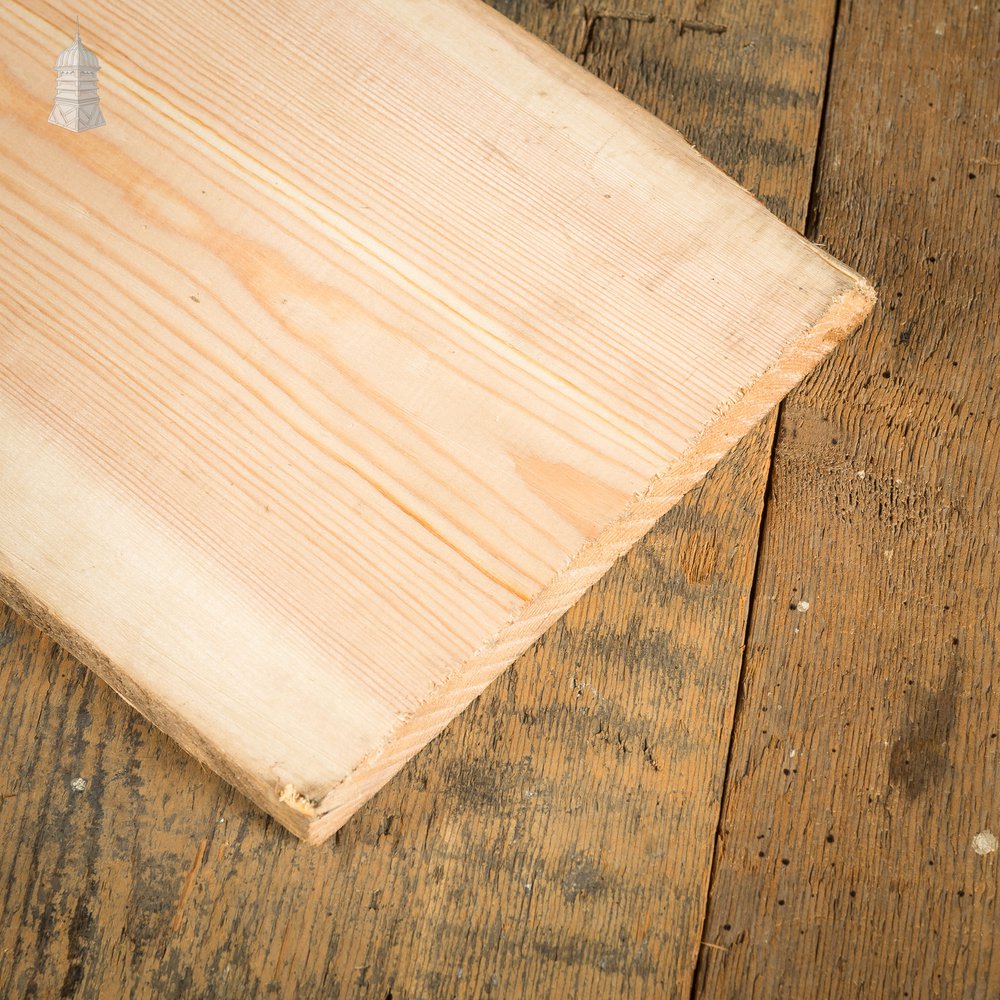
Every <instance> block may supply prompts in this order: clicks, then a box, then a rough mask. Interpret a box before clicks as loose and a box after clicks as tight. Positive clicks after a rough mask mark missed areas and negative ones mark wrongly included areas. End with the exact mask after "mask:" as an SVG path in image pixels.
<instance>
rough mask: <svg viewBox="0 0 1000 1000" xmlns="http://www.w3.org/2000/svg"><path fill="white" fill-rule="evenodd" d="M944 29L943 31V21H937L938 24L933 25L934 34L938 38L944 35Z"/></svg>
mask: <svg viewBox="0 0 1000 1000" xmlns="http://www.w3.org/2000/svg"><path fill="white" fill-rule="evenodd" d="M944 29H945V23H944V21H938V23H937V24H935V25H934V34H935V35H937V36H938V37H940V36H941V35H943V34H944Z"/></svg>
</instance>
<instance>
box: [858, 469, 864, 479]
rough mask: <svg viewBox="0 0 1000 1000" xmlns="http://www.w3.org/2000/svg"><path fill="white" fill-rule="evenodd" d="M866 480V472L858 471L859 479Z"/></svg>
mask: <svg viewBox="0 0 1000 1000" xmlns="http://www.w3.org/2000/svg"><path fill="white" fill-rule="evenodd" d="M864 478H865V470H864V469H858V479H864Z"/></svg>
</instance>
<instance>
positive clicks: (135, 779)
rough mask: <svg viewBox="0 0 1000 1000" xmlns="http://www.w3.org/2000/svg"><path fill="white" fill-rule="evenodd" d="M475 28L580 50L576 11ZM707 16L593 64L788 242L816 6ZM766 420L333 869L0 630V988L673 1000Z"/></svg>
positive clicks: (810, 121)
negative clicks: (720, 28) (710, 24)
mask: <svg viewBox="0 0 1000 1000" xmlns="http://www.w3.org/2000/svg"><path fill="white" fill-rule="evenodd" d="M496 6H497V7H498V9H500V10H503V11H504V12H505V13H507V14H508V16H512V17H515V18H516V19H517V20H518V21H519V23H521V24H522V25H524V26H526V27H528V28H530V30H532V31H533V32H535V33H536V34H539V35H540V36H541V37H542V38H544V39H545V40H546V41H548V42H549V43H551V44H553V45H556V46H557V47H559V48H560V49H562V50H564V51H567V52H570V53H573V52H575V51H576V48H575V45H576V39H577V34H578V27H579V16H580V15H579V11H578V10H575V9H572V8H568V7H566V6H565V5H557V6H552V7H546V6H544V5H543V4H541V3H537V2H535V0H525V2H522V3H518V4H516V5H513V6H509V5H507V4H506V3H504V2H503V0H497V3H496ZM703 13H704V15H705V16H707V17H709V18H710V19H711V20H712V21H714V22H716V23H722V24H726V25H727V26H728V30H727V31H726V33H725V34H724V35H713V36H708V35H705V34H701V35H699V34H697V33H691V32H685V34H684V35H683V36H679V35H678V26H677V24H676V23H675V22H674V21H672V20H671V19H670V18H668V17H658V18H657V20H656V21H654V22H652V23H617V22H612V21H605V22H603V23H600V24H599V25H598V26H597V28H596V30H595V31H594V32H593V34H592V38H591V44H590V46H589V48H588V50H587V53H586V59H585V62H584V65H585V66H586V68H587V69H588V70H590V71H591V72H594V73H597V74H598V75H600V76H601V77H602V78H603V79H606V80H613V81H614V83H615V85H616V87H618V88H620V89H621V90H622V91H623V92H624V93H626V94H627V95H628V96H630V97H632V98H633V99H635V100H636V101H638V102H639V103H641V104H643V105H644V106H645V107H647V108H648V109H649V110H652V111H655V112H656V113H657V114H659V115H660V116H661V117H663V116H669V119H670V121H671V122H672V123H673V124H674V125H675V126H677V127H678V128H680V130H681V131H682V133H683V134H684V135H685V136H686V137H687V138H688V139H689V140H690V141H691V142H692V143H693V144H694V145H695V147H696V148H698V149H700V150H702V151H703V152H705V153H707V154H708V155H710V157H711V158H712V159H713V160H714V161H715V162H716V163H718V164H719V165H720V166H722V167H723V168H724V169H725V170H726V171H727V172H728V173H730V174H731V175H732V176H733V177H735V178H736V179H738V180H739V181H740V183H741V184H743V185H744V186H746V187H747V188H748V189H750V190H751V191H754V192H755V193H758V192H763V193H764V198H763V200H764V201H765V204H767V205H768V206H769V207H771V208H772V210H773V211H775V212H776V214H778V215H779V217H781V218H782V219H784V221H786V222H788V223H789V224H790V225H792V226H793V227H794V228H797V229H801V227H802V226H803V225H804V221H805V212H806V205H807V202H808V198H809V191H810V181H811V177H812V166H813V163H812V156H813V151H814V148H815V141H816V133H817V129H818V125H819V113H820V110H821V104H822V94H823V85H824V73H823V70H824V67H825V66H826V64H827V48H828V46H829V43H830V39H831V33H832V18H833V4H832V3H831V4H828V5H826V7H825V8H824V9H820V8H819V7H818V6H817V5H815V4H809V5H803V4H801V3H800V2H799V0H780V2H777V3H771V2H770V0H768V2H764V0H755V2H753V3H750V4H743V3H739V2H737V0H726V2H725V3H722V2H713V3H712V4H711V7H710V9H706V8H703ZM792 53H794V56H793V55H791V54H792ZM777 192H780V193H777ZM773 423H774V417H773V415H772V416H771V417H770V418H768V419H767V420H766V421H764V422H763V423H762V424H761V425H760V426H759V427H758V428H757V430H755V431H754V432H753V433H751V434H750V435H748V436H747V437H746V438H745V439H744V440H743V441H742V442H741V443H740V444H739V445H738V446H737V447H736V448H735V449H734V450H733V452H732V453H731V454H730V455H729V456H727V457H726V459H724V460H723V461H722V462H720V463H719V465H718V466H717V467H716V468H715V469H714V470H713V471H712V473H711V474H710V475H709V476H708V477H707V478H706V481H705V482H704V483H702V484H701V485H700V486H699V487H697V488H696V489H694V490H692V492H691V493H689V494H688V495H687V496H686V497H685V498H684V500H683V501H682V502H681V503H679V504H678V505H677V506H676V507H674V508H673V509H672V510H671V511H670V512H669V513H668V514H667V515H666V516H665V517H664V518H662V519H661V520H660V522H659V523H658V524H657V526H656V528H654V529H653V530H652V531H651V532H650V533H649V534H648V535H647V536H646V537H645V538H643V539H642V540H641V541H640V542H639V543H638V544H637V545H636V546H635V547H634V548H633V549H632V550H631V551H630V552H629V554H628V556H626V557H625V558H624V559H622V560H621V561H620V562H619V564H618V565H617V567H615V568H613V569H612V570H611V571H609V572H608V573H607V574H606V575H605V576H604V577H603V578H602V579H601V580H600V581H599V582H598V583H597V584H596V585H595V586H594V587H593V588H591V591H590V592H589V593H588V595H587V596H585V597H584V598H583V599H581V600H580V601H579V602H578V603H577V604H576V605H575V606H574V608H572V609H571V611H570V612H568V613H567V615H566V616H564V618H563V619H562V621H561V622H560V623H558V624H557V625H556V626H555V627H554V628H552V629H550V630H549V631H548V632H547V633H546V635H545V636H544V637H543V638H542V640H540V641H539V642H538V643H536V644H535V645H534V646H533V647H532V649H531V650H529V651H528V652H527V653H525V654H524V655H523V656H522V657H521V658H520V659H519V660H518V662H517V663H516V664H515V665H514V666H513V667H511V669H510V670H508V671H507V672H506V673H505V674H504V675H503V676H502V677H501V678H500V679H499V680H498V681H497V682H496V683H495V684H493V685H491V687H490V688H489V689H488V690H487V691H486V692H484V694H483V695H482V696H481V697H480V698H478V699H477V700H476V702H475V703H474V704H473V705H472V706H470V708H469V709H467V710H466V712H465V713H464V714H463V715H462V717H461V718H460V719H457V720H455V722H454V723H452V724H451V725H449V726H448V727H447V729H446V730H445V732H443V733H442V734H441V735H440V736H439V737H437V739H435V740H434V741H433V743H432V744H431V745H430V746H429V747H427V748H426V749H425V750H424V751H423V752H421V753H420V754H418V755H417V756H416V757H415V758H414V759H413V760H411V761H410V762H409V764H408V765H407V766H406V767H405V768H404V769H403V770H402V771H401V772H400V773H399V774H398V775H397V776H396V778H395V779H394V780H393V781H391V782H390V783H389V784H388V785H387V786H385V787H384V788H383V789H382V790H381V791H380V792H379V793H378V794H377V795H376V796H374V798H373V799H372V800H371V801H369V802H368V803H367V804H366V806H365V807H364V808H363V809H361V810H359V812H358V813H356V814H355V816H354V817H353V818H352V820H351V822H350V823H349V824H347V826H346V827H344V828H343V829H341V830H340V831H338V833H337V835H336V836H335V837H334V838H333V839H332V841H331V842H328V848H327V849H326V850H322V851H315V852H308V853H307V854H306V855H303V852H302V851H301V850H300V849H299V848H298V845H297V844H296V843H294V842H292V841H291V840H290V838H288V837H284V836H282V835H281V831H279V830H277V829H275V824H273V823H271V822H270V820H269V817H266V816H264V815H262V814H261V815H258V814H257V811H256V810H255V809H254V808H253V807H252V806H251V805H250V803H248V802H246V801H245V800H243V799H242V797H241V796H238V795H234V794H233V792H232V790H231V789H230V788H228V787H226V786H225V785H224V784H223V782H222V781H221V780H219V779H216V778H215V777H214V776H213V775H210V774H208V773H207V772H206V770H205V769H204V768H203V767H201V766H200V765H198V764H197V763H196V762H195V761H193V760H192V759H190V758H188V757H187V756H186V755H185V754H183V753H182V752H180V751H179V749H178V748H177V746H176V745H175V744H173V743H172V741H170V740H169V739H168V738H166V737H164V736H163V734H162V733H159V732H157V731H155V730H154V729H153V728H152V727H151V726H150V725H149V724H148V723H146V722H145V721H144V720H142V719H141V718H139V717H138V716H137V715H136V714H135V713H134V712H132V711H129V710H127V709H126V708H125V707H124V706H123V705H122V704H121V703H120V700H119V699H118V698H117V697H116V696H115V695H114V694H113V692H110V691H109V689H108V688H107V687H106V685H104V684H103V683H102V682H101V681H99V680H98V679H97V678H96V677H94V676H91V677H87V676H85V673H84V668H83V667H81V666H80V665H79V664H78V663H76V662H75V661H74V660H73V659H72V658H71V657H69V656H67V655H60V654H59V653H58V651H56V650H54V649H53V648H52V646H51V644H50V643H48V642H46V641H45V640H44V639H43V638H42V637H41V635H40V634H39V633H38V632H37V631H36V630H34V629H32V628H31V627H30V626H28V625H27V624H26V623H25V622H24V621H23V620H19V619H17V618H16V617H15V616H9V617H7V618H5V619H2V620H0V691H2V693H3V695H2V698H0V759H3V760H4V762H5V766H6V768H7V770H8V773H9V775H10V778H9V780H8V781H7V782H6V783H5V784H2V785H0V821H2V824H3V828H4V830H5V831H6V834H7V835H6V836H5V837H4V838H3V841H2V842H0V901H2V905H3V909H2V910H0V928H3V929H2V930H0V992H3V990H4V989H6V990H7V991H8V992H13V993H14V994H15V995H18V996H20V995H25V996H27V995H31V993H32V992H35V993H38V994H39V995H42V996H48V995H50V994H52V995H55V994H63V995H71V994H72V995H76V996H80V997H86V996H119V995H124V994H128V995H129V996H134V997H136V998H145V997H162V996H164V995H171V996H177V997H204V996H212V997H220V998H221V997H230V996H231V997H243V996H247V995H252V994H264V995H266V994H267V993H268V992H277V993H279V994H280V995H284V994H289V993H290V994H292V995H296V996H313V995H324V996H331V997H338V996H339V997H351V998H358V1000H361V998H369V1000H385V997H386V995H387V994H388V993H389V992H391V993H392V996H393V998H394V1000H414V998H419V997H426V996H428V995H430V994H433V995H445V996H455V997H482V996H484V995H494V996H503V997H507V996H532V995H544V994H546V993H547V994H548V995H552V996H572V997H579V998H581V1000H582V998H584V997H592V998H598V997H607V996H613V995H625V996H628V997H639V996H651V997H657V998H661V997H664V996H680V997H685V998H686V997H688V995H689V994H690V980H691V972H692V969H693V952H694V950H695V949H696V948H697V947H698V944H699V942H700V940H701V929H702V919H703V913H702V907H703V904H704V899H705V896H706V894H707V877H708V871H709V866H710V863H711V857H712V840H711V834H712V831H714V829H715V827H716V824H717V821H718V809H719V799H720V797H721V788H722V778H723V774H724V770H725V759H726V751H727V748H728V745H729V728H730V725H731V715H732V706H733V701H734V699H735V691H736V686H737V679H738V675H739V666H740V659H741V648H742V643H743V640H744V628H745V618H746V613H747V598H748V594H749V591H750V581H751V579H752V574H753V564H754V561H755V558H756V547H757V537H758V530H759V529H758V525H759V518H760V509H761V505H762V500H763V494H764V483H765V479H766V476H767V470H768V466H769V457H770V450H771V434H772V432H773ZM581 682H582V684H583V685H587V686H586V687H583V686H582V685H581ZM664 682H666V684H665V683H664ZM595 689H596V690H595ZM578 693H579V696H578ZM619 733H620V734H621V735H622V736H623V737H624V742H623V743H619V742H618V740H617V739H616V736H617V735H618V734H619ZM605 734H607V739H605V738H604V737H605ZM484 747H489V752H488V754H484V753H483V748H484ZM647 751H648V754H647ZM654 765H655V766H654ZM80 778H82V779H83V780H84V781H86V787H85V788H84V789H83V791H79V792H78V791H75V790H74V788H73V784H72V783H73V782H74V781H77V780H78V779H80ZM168 786H169V790H167V789H168ZM526 792H528V793H533V794H527V795H526V794H525V793H526ZM220 820H221V822H220ZM636 829H645V830H649V831H650V833H651V835H650V836H648V837H646V838H644V839H643V841H642V842H641V843H640V842H637V841H636V838H635V830H636ZM619 855H622V856H624V857H626V858H627V859H628V860H627V861H625V862H623V863H619V862H618V861H617V858H618V856H619ZM584 860H586V861H589V862H590V871H589V876H590V877H589V879H588V886H589V887H587V886H584V885H583V884H582V883H581V879H580V875H581V862H582V861H584ZM529 882H530V885H531V888H530V891H529V890H528V889H526V884H527V883H529ZM566 887H569V890H570V891H569V892H566V891H564V890H565V889H566ZM574 887H575V888H576V889H577V890H582V891H574ZM331 900H336V901H337V903H338V905H337V906H335V907H334V906H331V905H330V901H331ZM412 913H419V915H420V916H419V920H410V919H408V917H407V915H408V914H412ZM611 942H615V943H613V944H612V943H611ZM459 956H461V957H460V958H459Z"/></svg>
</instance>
